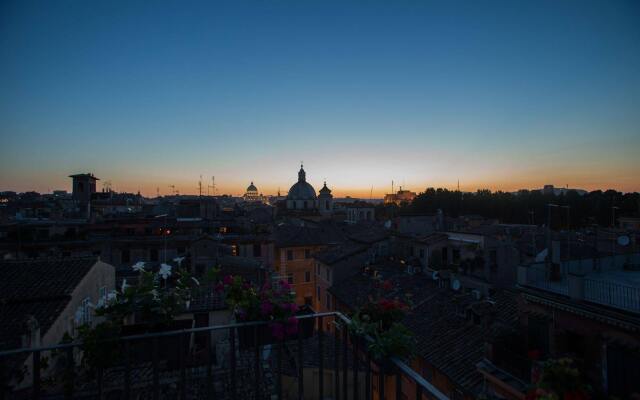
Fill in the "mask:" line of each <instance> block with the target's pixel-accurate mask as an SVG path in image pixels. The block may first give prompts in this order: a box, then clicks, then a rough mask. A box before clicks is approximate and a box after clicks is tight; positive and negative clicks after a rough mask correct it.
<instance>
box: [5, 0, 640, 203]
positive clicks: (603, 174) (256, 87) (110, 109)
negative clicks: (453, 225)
mask: <svg viewBox="0 0 640 400" xmlns="http://www.w3.org/2000/svg"><path fill="white" fill-rule="evenodd" d="M638 21H640V3H638V2H634V1H630V2H623V1H606V2H605V1H592V2H590V1H557V0H556V1H528V2H527V1H516V2H514V1H504V2H490V1H482V2H479V1H468V2H462V1H442V2H432V1H393V2H372V1H367V2H364V1H363V2H347V1H335V2H332V1H318V2H315V1H292V2H288V1H259V2H241V1H233V2H211V1H207V2H196V1H181V2H178V1H176V2H167V1H157V2H148V1H108V2H91V1H70V2H69V1H55V2H54V1H42V2H30V1H13V2H11V1H5V2H2V4H0V59H2V60H3V61H2V62H1V63H0V93H2V95H0V135H1V139H2V146H1V149H2V150H0V152H1V153H0V156H1V157H0V190H8V189H13V190H29V189H35V190H40V191H47V190H50V189H55V188H68V187H69V182H68V179H67V178H66V176H67V175H69V174H70V173H76V172H85V171H86V172H93V173H94V174H96V175H97V176H99V177H100V178H102V179H103V180H110V181H111V182H112V184H113V186H114V187H115V188H116V190H138V189H141V190H142V191H143V192H145V193H147V194H152V193H155V191H156V187H160V191H161V192H164V193H166V192H167V191H168V190H169V189H168V185H170V184H175V185H176V186H178V187H180V188H181V191H182V192H191V193H193V192H195V190H196V187H197V180H198V177H199V175H200V174H202V175H204V176H205V178H206V177H210V176H211V175H215V176H216V181H217V184H218V185H219V188H220V189H221V191H223V192H231V193H241V192H242V191H243V190H244V187H246V186H247V185H248V184H249V182H250V181H252V180H253V181H254V182H255V183H256V185H257V186H258V187H259V189H261V191H264V192H265V193H273V192H275V190H277V188H278V187H280V188H281V189H282V190H283V191H286V189H287V187H288V186H289V185H291V184H292V183H293V182H294V181H295V179H296V172H297V169H298V164H299V162H300V160H304V162H305V166H306V169H307V176H308V178H309V180H310V181H311V182H312V183H313V184H314V185H316V186H317V187H319V186H321V183H322V181H323V180H324V179H326V180H327V183H328V184H329V186H330V187H332V188H334V190H335V191H336V192H337V194H354V195H359V194H360V195H362V194H363V193H366V194H368V193H369V191H370V190H371V187H373V189H374V192H375V193H376V194H382V193H384V192H386V191H388V190H389V188H390V184H391V180H392V179H393V180H395V182H396V184H399V183H402V182H404V184H405V186H407V187H409V188H411V189H413V190H417V191H421V190H424V188H426V187H428V186H445V187H454V186H455V185H456V182H457V180H458V179H459V180H460V182H461V186H462V187H463V188H464V189H466V190H475V189H476V188H479V187H482V188H485V187H487V188H492V189H505V190H513V189H518V188H521V187H539V186H541V185H542V184H545V183H553V184H556V185H558V186H564V185H565V184H568V185H570V186H572V187H582V188H587V189H595V188H608V187H613V188H617V189H620V190H625V191H631V190H633V191H638V190H640V162H638V156H637V154H638V153H639V152H640V112H638V109H639V108H640V107H639V104H640V24H639V23H638Z"/></svg>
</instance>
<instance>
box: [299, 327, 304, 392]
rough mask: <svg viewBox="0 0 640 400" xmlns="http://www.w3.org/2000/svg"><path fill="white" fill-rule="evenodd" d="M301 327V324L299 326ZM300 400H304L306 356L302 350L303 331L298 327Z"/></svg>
mask: <svg viewBox="0 0 640 400" xmlns="http://www.w3.org/2000/svg"><path fill="white" fill-rule="evenodd" d="M298 325H300V324H298ZM298 399H299V400H303V399H304V354H303V350H302V329H300V328H299V327H298Z"/></svg>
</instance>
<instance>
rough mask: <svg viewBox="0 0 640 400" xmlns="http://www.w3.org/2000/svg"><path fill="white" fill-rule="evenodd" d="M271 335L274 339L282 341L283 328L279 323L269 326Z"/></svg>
mask: <svg viewBox="0 0 640 400" xmlns="http://www.w3.org/2000/svg"><path fill="white" fill-rule="evenodd" d="M271 334H272V335H273V337H274V338H276V339H284V326H283V325H282V324H281V323H279V322H276V323H273V324H271Z"/></svg>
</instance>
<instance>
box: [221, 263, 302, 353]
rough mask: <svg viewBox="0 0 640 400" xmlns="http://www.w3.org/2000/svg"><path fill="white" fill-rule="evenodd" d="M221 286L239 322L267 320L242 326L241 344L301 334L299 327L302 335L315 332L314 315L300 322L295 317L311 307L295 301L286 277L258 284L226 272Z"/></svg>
mask: <svg viewBox="0 0 640 400" xmlns="http://www.w3.org/2000/svg"><path fill="white" fill-rule="evenodd" d="M218 288H219V290H222V291H224V293H225V299H226V302H227V304H228V305H229V307H230V308H231V309H232V311H233V314H234V316H235V320H236V322H253V321H266V322H267V324H264V325H258V326H246V327H241V328H239V329H238V339H239V341H240V345H241V346H242V347H251V346H253V344H254V343H255V342H256V340H257V344H258V345H265V344H272V343H275V342H276V341H281V340H291V339H294V338H296V337H297V336H298V332H299V331H300V334H301V335H303V337H309V336H311V335H312V334H313V322H314V321H313V319H312V318H307V319H303V320H302V322H301V323H299V320H298V318H296V317H297V316H298V315H300V314H301V313H308V312H309V310H303V309H301V308H300V307H298V305H296V304H295V297H294V295H293V293H292V291H291V286H290V285H289V284H288V283H287V282H286V281H279V282H276V283H275V284H271V283H266V284H264V285H263V286H262V287H260V288H258V287H256V286H254V285H252V284H251V283H250V282H248V281H246V280H245V279H243V278H242V277H240V276H231V275H227V276H225V277H224V279H223V280H222V282H221V283H220V284H219V286H218ZM311 312H313V310H311Z"/></svg>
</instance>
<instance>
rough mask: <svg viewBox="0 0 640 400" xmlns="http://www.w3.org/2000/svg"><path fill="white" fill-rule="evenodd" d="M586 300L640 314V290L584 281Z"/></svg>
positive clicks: (615, 284) (620, 285)
mask: <svg viewBox="0 0 640 400" xmlns="http://www.w3.org/2000/svg"><path fill="white" fill-rule="evenodd" d="M584 299H585V300H587V301H591V302H593V303H598V304H603V305H606V306H610V307H615V308H620V309H623V310H627V311H631V312H635V313H640V288H639V287H636V286H628V285H623V284H620V283H616V282H609V281H605V280H599V279H589V278H585V280H584Z"/></svg>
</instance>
